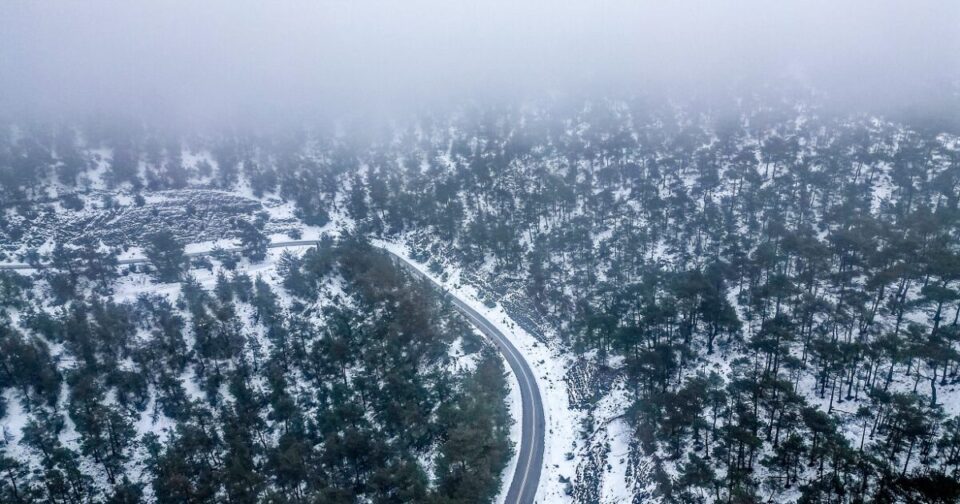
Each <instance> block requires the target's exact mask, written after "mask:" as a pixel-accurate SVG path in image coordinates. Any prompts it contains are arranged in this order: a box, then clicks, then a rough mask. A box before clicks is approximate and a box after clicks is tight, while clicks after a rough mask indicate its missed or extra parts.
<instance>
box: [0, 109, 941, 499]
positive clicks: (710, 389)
mask: <svg viewBox="0 0 960 504" xmlns="http://www.w3.org/2000/svg"><path fill="white" fill-rule="evenodd" d="M354 127H355V125H352V124H350V123H342V124H339V125H337V127H336V128H331V129H329V130H327V129H312V130H303V131H296V132H293V133H285V134H263V133H258V132H255V131H251V132H243V133H233V134H216V135H206V136H202V135H198V136H193V137H179V136H176V135H174V136H170V135H169V134H166V133H163V132H160V131H155V130H151V129H150V128H149V127H148V126H140V127H129V128H123V129H116V130H112V131H105V130H98V129H96V128H91V127H89V126H86V125H68V126H65V125H59V126H57V127H52V126H49V125H31V126H29V127H23V126H18V127H11V128H8V129H7V130H6V133H7V134H6V135H5V136H4V143H3V148H2V149H0V152H2V157H0V190H2V196H0V197H2V200H3V201H4V208H3V214H2V219H0V233H2V236H4V237H5V240H4V242H5V245H4V251H3V253H4V254H5V257H4V261H5V262H8V263H14V262H17V263H21V262H22V263H30V264H35V265H45V266H47V267H44V268H42V269H39V270H35V273H33V274H22V273H15V272H5V273H3V274H2V279H3V292H4V297H3V299H4V304H3V305H4V316H3V318H2V324H3V326H2V327H3V333H2V340H0V341H2V345H3V348H4V351H3V352H2V353H0V362H2V364H3V366H2V367H0V370H3V374H0V386H2V387H3V395H2V397H3V399H4V401H3V402H2V403H0V404H2V405H3V408H4V409H3V410H0V412H2V413H3V415H4V416H3V417H2V418H3V420H2V423H3V424H4V425H5V428H6V429H7V430H8V431H10V430H11V429H14V430H16V432H17V436H13V437H16V438H17V439H16V440H12V439H11V440H8V442H7V444H0V450H2V452H3V461H4V465H3V466H2V468H0V469H2V471H3V472H2V474H4V475H5V478H3V479H2V481H3V483H2V484H0V485H2V486H0V489H2V492H4V493H3V494H2V495H4V496H5V498H6V496H14V495H20V496H21V497H19V498H20V499H21V500H29V498H33V497H37V498H40V496H45V497H44V498H47V499H62V500H66V501H70V500H71V499H74V500H79V501H84V500H85V499H88V498H94V499H97V498H107V497H108V496H109V497H111V498H113V497H116V498H120V496H121V494H124V495H126V494H130V495H138V496H146V497H149V498H152V499H156V500H158V501H163V502H178V501H181V502H182V501H183V500H191V499H193V500H194V501H198V502H199V501H203V500H204V499H214V500H216V499H219V498H223V497H224V496H226V495H229V496H231V497H230V498H231V499H239V500H243V499H245V498H249V499H254V500H271V499H272V500H276V501H283V502H286V501H287V500H290V501H292V502H298V501H301V500H309V499H312V498H320V499H321V500H322V501H324V502H337V501H339V500H343V501H344V502H353V501H354V500H355V499H357V498H362V499H369V500H370V501H373V502H401V501H402V502H408V501H412V502H419V501H424V500H428V499H440V500H438V502H453V501H454V500H456V499H458V498H461V499H466V501H470V502H473V501H478V500H485V499H490V498H492V497H493V496H495V495H496V493H497V490H498V487H497V485H498V483H499V480H500V471H501V470H502V468H503V467H504V464H505V463H506V460H507V459H508V458H509V453H510V443H509V441H508V440H507V435H508V433H509V424H510V420H509V418H508V416H507V413H506V410H505V409H504V406H503V404H504V399H505V397H506V395H507V392H506V388H507V385H506V382H505V380H504V370H503V364H502V362H501V361H500V360H499V359H497V358H496V357H495V356H494V355H493V354H491V352H490V350H489V348H488V349H486V350H484V348H485V345H484V344H483V342H482V340H480V339H479V337H477V336H476V335H475V334H473V333H472V332H471V331H470V330H469V329H468V328H467V327H466V326H465V325H464V324H463V322H462V321H459V320H458V318H457V317H456V316H454V315H452V314H451V313H449V311H444V309H443V308H442V304H441V305H435V307H433V308H430V307H431V306H434V305H431V304H429V303H428V304H424V302H423V300H425V299H432V297H431V296H432V294H431V292H430V290H429V289H427V290H423V289H419V288H418V287H417V284H416V282H412V281H411V280H410V279H409V278H408V279H406V280H404V276H403V274H402V273H401V272H400V271H398V270H396V269H395V267H392V266H391V263H390V262H389V261H386V262H385V259H383V258H380V256H378V255H377V254H376V253H374V252H372V251H370V250H369V246H367V245H364V240H365V239H370V238H376V239H386V240H389V241H391V242H395V243H401V244H405V245H406V246H408V247H409V249H410V250H411V251H412V255H413V256H414V257H415V258H416V259H417V260H419V261H421V262H423V263H425V264H427V265H428V267H429V269H430V270H431V271H433V272H434V273H436V274H437V275H440V276H446V275H456V277H457V278H458V279H459V281H460V282H463V283H464V284H467V285H470V286H472V287H473V288H475V289H476V292H478V293H479V294H478V295H479V296H480V297H481V300H482V301H484V302H486V303H488V304H489V305H491V306H495V305H499V306H502V307H503V308H504V310H505V312H506V313H508V314H509V316H510V317H511V318H512V319H513V320H514V321H516V323H517V324H519V325H520V326H522V327H523V329H525V330H526V331H527V332H529V333H530V334H531V335H533V336H534V337H536V338H538V339H539V340H540V341H542V342H543V344H544V345H546V346H547V347H548V348H551V349H553V351H554V354H553V355H555V356H558V357H557V358H558V359H560V360H559V361H558V362H560V363H561V364H562V366H563V369H565V370H566V373H565V376H564V379H565V382H566V383H565V387H566V389H567V390H568V392H569V397H568V398H567V400H566V401H564V402H565V404H563V409H564V410H565V411H566V414H567V415H568V416H567V420H566V421H568V422H576V424H577V425H576V429H575V433H574V435H573V436H574V439H565V440H562V441H563V442H564V443H567V444H569V446H570V447H571V448H570V452H569V454H568V455H567V459H568V460H569V461H570V463H571V464H572V468H571V469H570V470H569V472H568V471H567V469H564V468H560V469H558V471H560V472H561V474H550V473H549V471H546V472H545V475H544V479H554V480H555V479H556V478H557V477H559V478H561V479H563V480H565V483H564V485H565V487H564V488H565V493H564V495H563V496H562V498H563V499H568V500H572V501H575V502H585V503H586V502H608V501H611V500H621V501H630V500H633V501H636V502H641V501H647V500H657V501H661V502H697V501H702V502H755V501H756V502H759V501H767V500H773V501H777V502H782V501H790V502H793V501H797V502H862V501H873V502H889V501H914V502H915V501H923V502H929V501H935V502H952V501H954V500H955V499H956V498H957V497H958V496H960V480H958V475H960V473H958V471H960V390H958V386H960V353H958V351H960V326H958V314H960V249H958V243H960V239H958V238H960V236H958V233H960V215H958V210H960V208H958V202H960V142H958V137H957V134H956V129H953V128H952V127H951V125H950V124H948V123H932V122H924V121H919V120H913V119H909V118H898V119H892V118H886V117H881V116H867V115H840V114H833V113H830V112H829V111H826V110H824V109H822V108H821V107H819V105H818V103H817V101H816V100H815V99H812V98H804V99H791V100H778V101H771V100H767V99H760V98H755V99H745V100H740V101H739V102H738V105H737V106H736V107H731V108H730V109H728V110H726V111H724V112H716V111H711V110H706V109H703V108H702V107H699V106H698V105H697V104H696V103H690V104H677V103H673V104H670V105H664V104H662V103H656V102H654V103H651V102H650V101H645V100H642V99H625V100H590V101H580V102H576V103H571V102H569V101H543V102H535V103H528V104H525V105H523V106H503V107H486V106H468V107H462V108H459V109H457V110H456V111H454V112H451V113H449V114H447V115H444V116H438V115H431V116H425V117H421V118H419V119H416V120H410V121H407V122H404V123H393V124H392V125H391V126H390V127H385V128H382V129H380V130H379V131H380V133H379V134H376V135H372V134H369V133H366V134H363V133H361V132H359V131H355V130H353V129H352V128H354ZM25 167H29V168H30V169H25ZM187 189H189V191H186V192H183V191H184V190H187ZM231 194H232V195H238V197H239V198H240V200H243V201H236V202H232V203H231V205H232V206H231V205H226V204H223V203H218V202H216V200H217V199H223V198H224V197H227V196H229V195H231ZM188 196H189V197H190V198H194V199H195V201H194V202H193V203H191V204H192V205H194V206H195V207H196V208H195V209H194V210H192V211H190V210H188V211H187V215H189V216H190V218H182V216H180V217H178V216H177V214H174V216H173V217H172V218H167V219H164V218H163V216H164V215H167V213H165V212H166V211H165V210H163V208H165V207H164V206H163V205H162V203H163V202H164V201H169V200H170V199H171V198H173V200H174V201H182V200H183V199H184V198H187V197H188ZM178 198H180V199H178ZM211 201H212V202H213V204H211ZM244 201H247V202H250V204H247V203H244ZM174 206H178V205H174ZM179 206H182V205H179ZM147 208H155V210H153V211H145V210H142V209H147ZM258 208H261V210H257V209H258ZM137 209H141V210H140V211H137ZM171 211H172V210H171ZM218 212H221V213H222V212H226V214H228V215H226V214H225V215H221V213H218ZM116 215H119V216H122V220H124V221H125V222H126V226H127V227H133V228H143V229H151V231H150V232H144V233H140V234H139V235H136V236H133V235H122V236H124V237H126V238H124V239H123V240H122V239H118V238H117V236H118V235H117V234H116V230H115V229H112V228H110V229H108V228H103V229H101V230H99V231H98V227H101V226H102V225H101V224H99V223H102V222H104V221H105V219H106V218H107V217H110V216H116ZM129 219H140V220H139V221H137V220H133V221H131V220H129ZM32 222H69V223H72V224H74V225H73V226H72V227H71V226H53V227H52V228H51V229H56V231H50V233H49V235H48V236H46V237H45V236H42V233H41V235H38V234H37V232H36V228H34V227H33V226H32V225H31V223H32ZM131 222H142V226H141V225H139V224H138V225H133V226H131V224H130V223H131ZM144 226H146V227H144ZM150 226H154V227H155V228H156V229H153V228H150ZM191 229H192V230H194V231H193V232H197V231H195V230H197V229H202V230H204V232H205V233H207V234H205V235H200V236H199V237H197V238H196V239H195V240H193V241H197V242H199V241H203V240H204V239H207V240H210V239H220V240H225V241H228V242H230V243H233V244H239V245H240V249H241V250H240V251H233V252H232V251H229V250H225V249H222V248H221V249H219V252H217V253H215V254H214V255H213V256H200V257H193V258H191V257H187V256H184V255H183V251H182V245H183V243H184V241H185V238H184V232H187V234H189V232H190V230H191ZM311 229H337V230H338V233H339V234H341V235H342V236H341V239H340V240H339V241H338V243H340V244H339V245H334V244H333V242H332V241H329V242H326V243H327V245H325V246H317V247H312V248H309V249H308V250H307V251H306V252H305V253H303V252H302V251H301V252H299V253H292V252H287V253H284V254H282V255H280V252H278V251H274V250H271V251H269V254H268V253H267V251H266V250H265V249H264V248H263V247H264V246H265V244H266V243H268V242H269V241H270V239H271V238H274V239H275V238H277V237H286V238H288V239H289V238H296V236H291V235H299V234H301V233H302V232H304V231H303V230H306V232H308V233H310V232H312V231H310V230H311ZM71 233H73V234H71ZM78 237H83V239H79V240H78V239H77V238H78ZM55 238H56V239H55ZM66 240H73V241H71V242H67V241H66ZM124 240H129V241H126V242H125V241H124ZM186 241H189V240H186ZM121 242H122V243H121ZM365 247H367V248H365ZM178 250H179V253H178V252H177V251H178ZM171 251H172V252H171ZM133 252H138V253H139V252H142V253H144V254H146V255H147V257H149V258H151V263H149V264H145V265H130V266H126V267H124V266H120V267H118V266H117V264H116V262H117V258H118V257H124V254H127V255H129V254H131V253H133ZM178 254H179V255H178ZM191 261H192V263H193V264H192V266H190V267H189V268H188V266H187V264H188V263H190V262H191ZM256 264H262V265H265V266H261V267H265V268H266V269H265V270H264V272H263V274H259V273H258V274H257V275H258V276H257V277H256V279H253V278H251V276H250V275H248V274H246V273H244V271H245V268H248V267H252V266H253V265H256ZM233 268H236V269H235V272H234V273H230V272H229V270H230V269H233ZM28 271H29V270H28ZM214 272H216V273H214ZM151 279H152V280H151ZM170 282H173V283H170ZM155 291H161V292H164V293H165V294H164V295H158V294H157V293H155ZM425 309H426V310H427V311H424V310H425ZM384 344H385V345H386V346H383V345H384ZM458 355H459V356H460V357H458ZM384 366H385V367H384ZM251 412H259V413H256V414H251ZM351 419H352V420H351ZM554 421H558V420H557V419H554ZM559 421H560V422H562V421H563V420H559ZM465 422H466V423H465ZM470 422H476V423H475V424H470V425H468V424H469V423H470ZM158 425H161V426H167V427H169V429H168V430H166V431H165V432H166V434H163V435H155V434H153V433H152V432H153V431H155V430H157V428H158V427H157V426H158ZM348 425H349V428H347V426H348ZM463 436H466V437H463ZM473 436H479V437H477V438H474V437H473ZM8 437H10V436H9V435H8ZM494 440H495V442H496V444H490V443H491V442H492V441H494ZM471 442H476V443H480V446H483V447H484V450H482V451H480V452H477V451H475V450H473V449H471V448H469V443H471ZM562 449H563V450H567V449H568V448H566V447H564V448H562ZM197 450H199V451H197ZM303 450H306V452H303ZM291 457H292V459H291ZM454 458H456V460H458V461H459V462H458V464H460V465H457V464H453V463H452V460H453V459H454ZM293 459H295V460H293ZM463 464H466V465H463ZM464 473H467V474H469V477H463V474H464ZM564 473H566V474H564ZM465 485H467V486H465ZM400 488H403V489H410V492H412V493H397V489H400ZM84 492H87V493H84ZM23 496H29V497H23ZM90 496H93V497H90ZM96 496H99V497H96ZM458 496H460V497H458ZM11 498H13V497H11ZM556 498H557V499H559V498H561V497H556ZM284 499H286V500H284ZM338 499H339V500H338ZM444 499H446V500H444ZM451 499H452V500H451Z"/></svg>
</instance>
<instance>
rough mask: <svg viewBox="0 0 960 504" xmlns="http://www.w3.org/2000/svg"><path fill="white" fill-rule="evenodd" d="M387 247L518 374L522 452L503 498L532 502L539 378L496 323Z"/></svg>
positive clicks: (538, 456)
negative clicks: (446, 298) (445, 298)
mask: <svg viewBox="0 0 960 504" xmlns="http://www.w3.org/2000/svg"><path fill="white" fill-rule="evenodd" d="M383 250H386V251H387V252H388V253H389V254H390V255H391V256H393V257H394V258H396V259H397V260H398V261H400V263H401V264H403V265H404V266H406V267H407V269H409V270H410V271H412V272H413V274H415V275H417V276H418V277H421V278H426V279H428V280H429V281H430V283H431V284H433V285H434V287H436V288H437V289H439V290H440V291H441V292H443V293H445V294H446V295H447V296H449V298H450V300H451V301H452V302H453V306H455V307H456V308H457V309H458V310H459V311H460V313H462V314H463V315H464V316H465V317H467V320H469V321H470V322H472V323H473V325H475V326H476V327H477V329H479V330H480V332H482V333H483V334H484V335H485V336H486V337H487V338H489V339H490V341H493V343H494V344H495V345H496V346H497V349H499V350H500V353H501V354H503V357H504V358H505V359H506V360H507V364H509V365H510V369H511V370H512V371H513V374H514V375H515V376H516V377H517V382H519V384H520V401H521V403H522V406H521V408H522V409H523V417H522V420H521V429H520V453H519V455H518V457H517V469H516V471H515V472H514V473H513V481H512V482H511V483H510V489H509V490H508V491H507V496H506V498H505V499H504V502H505V503H506V504H514V503H517V504H533V502H534V499H535V498H536V495H537V486H538V485H539V483H540V468H541V466H543V434H544V425H545V419H544V412H543V401H542V400H541V399H540V388H539V387H538V386H537V379H536V377H534V375H533V372H532V371H531V370H530V365H529V364H528V363H527V361H526V359H524V358H523V355H522V354H521V353H520V352H519V351H517V348H516V347H515V346H513V343H511V342H510V339H509V338H507V337H506V336H504V334H503V333H502V332H500V330H499V329H497V327H496V326H494V325H493V324H492V323H491V322H490V321H489V320H487V319H486V318H485V317H484V316H483V315H481V314H480V313H479V312H477V311H476V310H474V309H473V308H471V307H470V305H468V304H467V303H466V302H464V301H463V300H462V299H460V298H458V297H456V296H455V295H454V294H453V293H451V292H450V291H448V290H447V289H445V288H444V287H443V286H442V285H440V284H439V283H437V282H436V281H435V280H434V279H432V278H430V277H429V276H427V275H425V274H424V273H423V272H422V271H420V270H419V269H418V268H417V267H416V266H414V265H413V263H411V262H410V261H408V260H407V259H406V258H405V257H402V256H399V255H397V254H395V253H393V252H392V251H390V250H387V249H383Z"/></svg>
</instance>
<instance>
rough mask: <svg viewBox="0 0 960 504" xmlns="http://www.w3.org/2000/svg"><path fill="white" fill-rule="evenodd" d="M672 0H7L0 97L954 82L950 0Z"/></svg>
mask: <svg viewBox="0 0 960 504" xmlns="http://www.w3.org/2000/svg"><path fill="white" fill-rule="evenodd" d="M667 3H668V2H660V1H633V2H627V1H622V2H621V1H583V2H580V1H576V2H574V1H569V2H562V1H561V2H555V1H554V2H550V1H533V2H531V1H511V2H501V1H483V2H479V1H476V2H472V1H464V2H459V1H449V0H448V1H416V0H414V1H318V2H306V1H304V2H253V1H238V0H220V1H205V2H193V1H156V2H150V5H145V4H146V2H128V1H102V0H95V1H88V2H68V1H59V2H52V1H51V2H27V1H23V2H21V1H19V0H6V1H4V2H2V4H0V112H2V113H3V114H7V115H14V116H18V115H22V114H29V115H33V116H41V117H54V118H62V117H71V116H74V115H82V114H90V113H106V114H127V115H142V116H147V117H152V118H156V119H162V120H173V121H189V122H211V121H213V122H229V121H237V120H246V119H250V118H257V119H258V120H264V119H267V118H270V119H279V118H308V117H310V116H312V115H318V114H319V115H326V114H334V115H335V114H344V113H350V112H353V111H363V112H377V111H388V112H397V111H404V110H417V109H419V108H422V107H431V106H442V105H446V104H456V103H460V102H463V101H483V100H503V99H508V100H514V99H524V98H537V97H541V96H548V95H551V94H558V93H559V94H563V93H575V94H584V95H596V96H601V95H610V94H629V93H661V92H671V93H681V94H683V93H689V94H702V95H711V96H720V97H729V96H732V95H734V94H736V93H745V92H747V93H748V92H751V91H754V90H757V89H761V88H762V87H764V86H766V85H767V84H769V83H771V82H777V81H779V80H781V79H789V80H791V81H793V82H796V83H800V84H802V85H803V86H808V87H810V88H812V89H816V90H817V91H818V93H820V94H821V95H823V96H826V97H829V99H830V100H831V101H832V103H834V104H849V105H855V106H858V107H866V108H877V109H881V108H883V109H887V108H890V107H914V106H920V105H923V106H926V107H928V108H932V109H934V110H936V109H937V108H938V104H941V102H940V100H942V99H943V97H944V96H947V95H950V94H951V93H954V94H955V93H956V87H955V83H956V81H957V78H958V75H960V71H958V70H960V64H958V62H960V58H958V54H960V35H958V33H960V2H956V1H942V2H940V1H909V2H907V1H897V2H894V1H865V0H856V1H844V2H836V1H776V2H773V1H728V2H716V1H699V2H698V1H680V2H670V5H669V6H667V5H666V4H667ZM951 85H952V86H953V87H951ZM943 106H944V107H946V106H947V105H945V104H943ZM940 108H941V109H942V107H940Z"/></svg>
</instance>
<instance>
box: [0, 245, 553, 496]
mask: <svg viewBox="0 0 960 504" xmlns="http://www.w3.org/2000/svg"><path fill="white" fill-rule="evenodd" d="M317 243H318V242H317V241H316V240H297V241H282V242H275V243H271V244H269V245H267V247H268V248H284V247H300V246H313V245H316V244H317ZM378 248H381V249H382V250H384V251H385V252H387V253H388V254H390V255H391V256H392V257H393V258H395V259H396V260H397V261H398V262H399V263H400V264H401V265H403V266H405V267H406V268H407V269H408V270H409V271H411V272H412V273H413V274H414V275H415V276H417V277H420V278H425V279H427V280H429V281H430V283H431V284H433V286H434V287H436V288H437V289H439V290H440V291H441V292H443V293H444V294H446V295H447V296H449V299H450V300H451V301H452V302H453V306H454V307H456V308H457V310H459V311H460V313H462V314H463V315H464V316H465V317H466V318H467V320H469V321H470V322H471V323H472V324H473V325H474V326H476V327H477V329H479V330H480V332H482V333H483V334H484V335H485V336H486V337H487V338H489V339H490V341H492V342H493V343H494V345H496V347H497V349H498V350H499V351H500V353H501V354H502V355H503V357H504V359H506V360H507V364H509V365H510V370H511V371H512V372H513V374H514V375H515V376H516V377H517V382H518V383H519V387H520V400H521V408H522V410H523V414H522V419H521V429H520V432H521V433H520V450H519V454H518V456H517V468H516V470H515V471H514V473H513V481H511V483H510V488H509V490H507V495H506V498H505V499H504V503H505V504H533V503H534V502H535V499H536V494H537V487H538V486H539V483H540V468H541V467H542V466H543V447H544V445H543V439H544V425H545V423H546V422H545V417H544V410H543V401H542V400H541V398H540V388H539V387H538V386H537V379H536V377H535V376H534V374H533V372H532V371H531V370H530V365H529V363H527V361H526V359H524V357H523V354H521V353H520V352H519V351H518V350H517V348H516V347H515V346H514V345H513V343H511V342H510V339H509V338H507V337H506V336H505V335H504V334H503V333H502V332H501V331H500V330H499V329H497V327H496V326H495V325H493V323H491V322H490V321H489V320H487V319H486V318H485V317H484V316H483V315H481V314H480V313H479V312H478V311H477V310H475V309H473V308H471V307H470V305H468V304H467V303H466V302H465V301H464V300H462V299H460V298H458V297H457V296H456V295H455V294H454V293H452V292H450V291H449V290H447V289H446V288H445V287H443V285H441V284H439V283H437V281H435V280H434V279H433V278H430V277H429V276H428V275H426V274H424V273H423V272H422V271H421V270H420V269H418V268H417V267H416V266H415V265H414V264H413V263H412V262H410V261H409V260H408V259H407V258H405V257H403V256H400V255H398V254H396V253H394V252H393V251H391V250H388V249H386V248H383V247H378ZM225 250H226V251H229V252H238V251H240V250H241V249H240V248H228V249H225ZM210 254H211V252H209V251H207V252H193V253H189V254H187V256H189V257H199V256H204V255H210ZM117 262H118V264H121V265H124V264H142V263H146V262H149V259H146V258H133V259H121V260H119V261H117ZM41 267H42V266H41ZM3 269H35V266H32V265H29V264H0V270H3Z"/></svg>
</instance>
